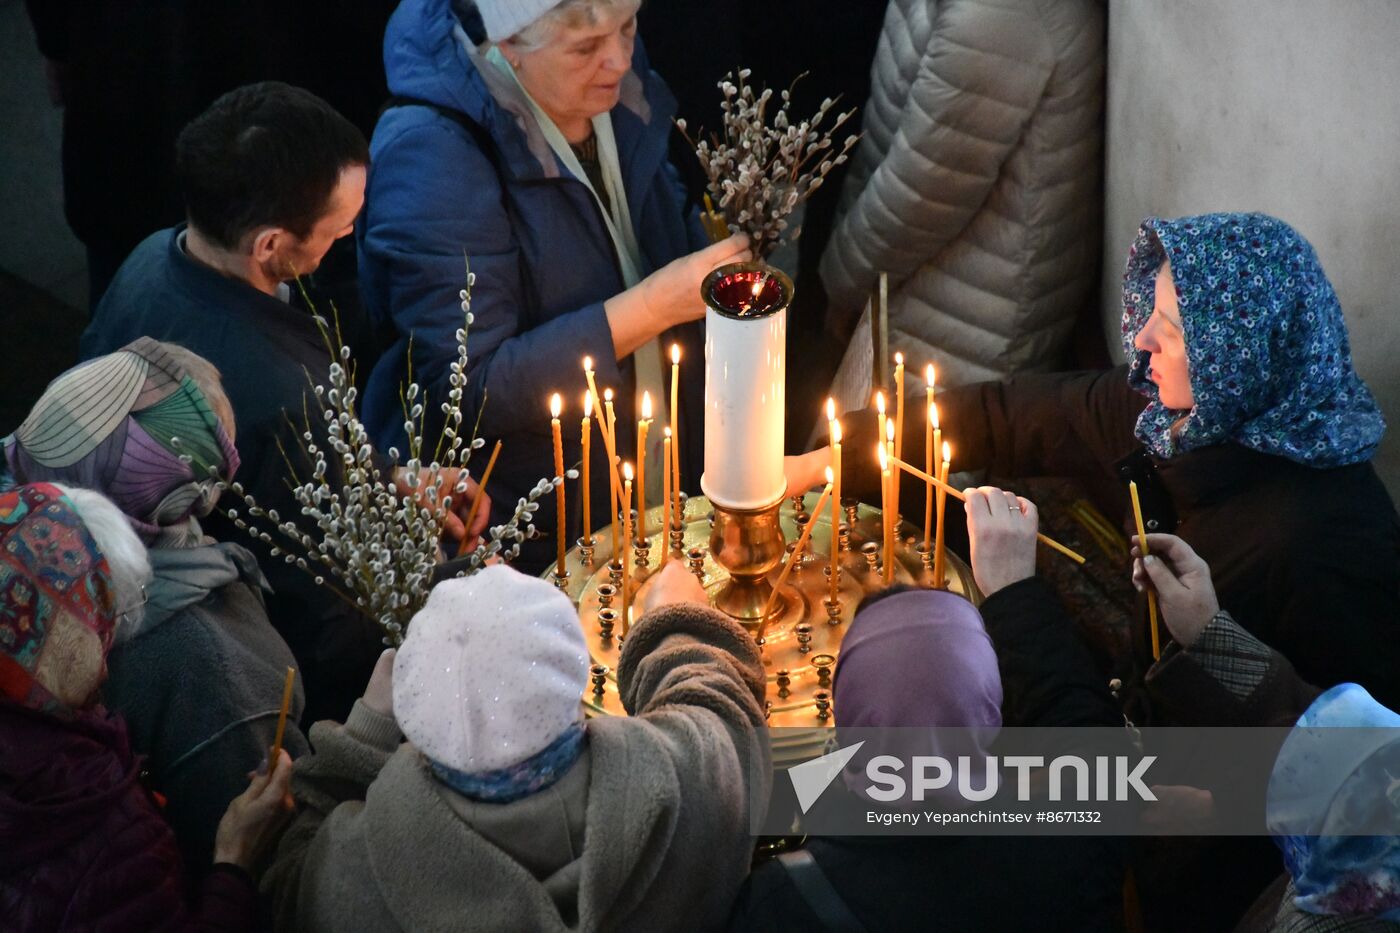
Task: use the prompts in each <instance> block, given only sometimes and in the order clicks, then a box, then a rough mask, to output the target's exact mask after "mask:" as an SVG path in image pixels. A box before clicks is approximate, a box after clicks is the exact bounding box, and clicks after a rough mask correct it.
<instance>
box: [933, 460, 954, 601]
mask: <svg viewBox="0 0 1400 933" xmlns="http://www.w3.org/2000/svg"><path fill="white" fill-rule="evenodd" d="M942 446H943V464H942V466H941V467H940V468H939V471H938V478H939V479H941V480H942V481H943V485H942V486H939V487H938V535H937V538H936V539H935V540H934V543H933V585H934V586H935V587H936V588H938V589H940V590H941V589H943V588H944V587H946V586H947V585H948V581H947V580H946V579H944V574H945V572H946V571H947V568H948V564H947V552H946V551H945V550H944V547H943V513H944V509H945V507H946V505H947V500H948V493H947V492H946V491H945V490H946V489H947V485H948V468H949V467H950V466H951V465H952V462H953V448H952V445H951V444H949V443H948V442H947V441H944V442H943V445H942Z"/></svg>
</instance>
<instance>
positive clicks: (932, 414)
mask: <svg viewBox="0 0 1400 933" xmlns="http://www.w3.org/2000/svg"><path fill="white" fill-rule="evenodd" d="M928 420H930V421H932V422H933V426H934V427H935V428H937V427H938V426H939V424H938V403H937V402H934V403H933V404H932V405H930V406H929V407H928ZM945 446H946V445H945Z"/></svg>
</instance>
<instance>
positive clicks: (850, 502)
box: [841, 496, 860, 528]
mask: <svg viewBox="0 0 1400 933" xmlns="http://www.w3.org/2000/svg"><path fill="white" fill-rule="evenodd" d="M859 508H860V500H859V499H857V498H855V497H854V496H842V497H841V511H842V512H844V513H845V515H846V524H847V525H848V526H850V527H851V528H854V527H856V510H857V509H859Z"/></svg>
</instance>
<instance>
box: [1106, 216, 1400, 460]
mask: <svg viewBox="0 0 1400 933" xmlns="http://www.w3.org/2000/svg"><path fill="white" fill-rule="evenodd" d="M1168 259H1169V260H1171V268H1172V277H1173V279H1174V280H1175V283H1176V295H1177V301H1178V303H1179V307H1180V311H1181V324H1182V330H1183V332H1184V334H1185V337H1186V356H1187V365H1188V368H1189V370H1190V378H1191V393H1192V395H1193V396H1194V399H1195V407H1193V408H1192V409H1191V410H1190V411H1189V412H1182V411H1176V410H1172V409H1169V408H1167V407H1166V406H1164V405H1163V404H1162V403H1161V401H1160V399H1159V397H1158V393H1157V386H1156V385H1155V384H1153V383H1152V382H1151V381H1150V380H1149V379H1148V378H1147V376H1148V365H1149V356H1150V355H1149V354H1148V353H1146V352H1143V351H1140V350H1137V349H1136V348H1135V347H1134V346H1133V338H1134V337H1135V336H1136V335H1137V333H1138V332H1139V331H1140V330H1142V328H1143V326H1144V325H1145V324H1146V323H1147V319H1148V317H1149V316H1151V314H1152V308H1153V305H1154V304H1155V300H1156V296H1155V292H1154V289H1155V286H1156V280H1157V271H1158V269H1159V268H1160V267H1161V265H1162V263H1163V262H1164V261H1165V260H1168ZM1122 339H1123V349H1124V351H1125V352H1126V353H1127V355H1128V358H1129V360H1130V361H1131V365H1130V367H1129V370H1128V383H1129V385H1131V386H1132V387H1133V388H1134V389H1135V390H1136V391H1137V392H1139V393H1141V394H1142V395H1145V396H1147V397H1148V398H1149V399H1150V400H1151V401H1150V403H1149V404H1148V406H1147V408H1146V409H1145V410H1144V411H1143V413H1142V415H1141V416H1140V417H1139V418H1138V422H1137V437H1138V439H1139V440H1140V441H1142V442H1143V443H1144V444H1145V445H1146V446H1147V448H1148V449H1149V450H1150V451H1151V452H1152V453H1153V454H1155V455H1156V456H1158V457H1164V458H1165V457H1171V456H1172V455H1174V454H1177V453H1182V452H1185V451H1188V450H1193V449H1196V448H1200V447H1208V446H1211V445H1214V444H1220V443H1225V442H1233V443H1236V444H1240V445H1242V446H1244V447H1247V448H1250V449H1251V450H1257V451H1260V452H1261V453H1266V454H1272V455H1275V456H1279V457H1284V458H1286V459H1288V460H1292V461H1294V462H1296V463H1301V464H1305V465H1307V466H1311V467H1318V468H1324V467H1336V466H1344V465H1346V464H1350V463H1360V462H1363V461H1366V460H1369V459H1370V458H1371V456H1372V454H1373V453H1374V452H1375V449H1376V446H1377V445H1378V444H1379V443H1380V440H1381V436H1382V435H1383V434H1384V433H1385V419H1384V418H1383V417H1382V416H1381V412H1380V409H1379V408H1378V407H1377V406H1376V401H1375V399H1374V398H1373V397H1372V396H1371V392H1370V390H1369V389H1367V388H1366V385H1365V383H1363V382H1362V381H1361V379H1360V377H1359V376H1357V374H1356V370H1355V369H1354V368H1353V366H1352V360H1351V348H1350V344H1349V342H1348V340H1347V329H1346V322H1345V320H1344V319H1343V317H1342V309H1341V305H1340V303H1339V302H1338V301H1337V295H1336V293H1335V292H1334V291H1333V290H1332V284H1331V282H1329V281H1328V280H1327V276H1326V274H1325V273H1324V272H1323V271H1322V265H1321V263H1319V262H1318V259H1317V254H1316V253H1315V252H1314V251H1313V248H1312V246H1311V245H1310V244H1309V243H1308V241H1307V240H1305V239H1303V237H1302V236H1301V235H1299V234H1298V232H1297V231H1296V230H1294V229H1293V228H1292V227H1290V226H1288V225H1287V224H1286V223H1284V222H1283V221H1281V220H1278V219H1277V218H1274V217H1270V216H1268V215H1266V214H1204V215H1201V216H1197V217H1183V218H1181V219H1179V220H1162V219H1160V218H1155V217H1153V218H1149V219H1148V220H1146V221H1144V222H1143V224H1142V227H1141V228H1139V230H1138V233H1137V238H1136V239H1135V240H1134V242H1133V245H1132V248H1131V250H1130V251H1129V253H1128V267H1127V271H1126V272H1125V273H1124V275H1123V328H1122ZM1183 417H1184V419H1185V420H1184V421H1183V422H1182V424H1181V426H1180V428H1179V429H1178V430H1176V431H1173V425H1174V424H1175V423H1176V422H1177V421H1180V420H1182V419H1183Z"/></svg>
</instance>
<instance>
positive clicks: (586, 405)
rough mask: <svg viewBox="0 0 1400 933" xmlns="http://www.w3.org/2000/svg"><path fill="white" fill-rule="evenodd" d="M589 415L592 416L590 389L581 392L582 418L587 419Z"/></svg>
mask: <svg viewBox="0 0 1400 933" xmlns="http://www.w3.org/2000/svg"><path fill="white" fill-rule="evenodd" d="M591 414H593V390H592V389H584V390H583V416H584V417H585V418H587V417H588V416H589V415H591Z"/></svg>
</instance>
